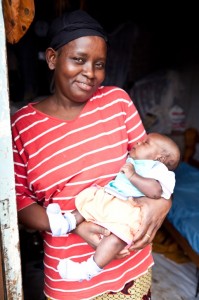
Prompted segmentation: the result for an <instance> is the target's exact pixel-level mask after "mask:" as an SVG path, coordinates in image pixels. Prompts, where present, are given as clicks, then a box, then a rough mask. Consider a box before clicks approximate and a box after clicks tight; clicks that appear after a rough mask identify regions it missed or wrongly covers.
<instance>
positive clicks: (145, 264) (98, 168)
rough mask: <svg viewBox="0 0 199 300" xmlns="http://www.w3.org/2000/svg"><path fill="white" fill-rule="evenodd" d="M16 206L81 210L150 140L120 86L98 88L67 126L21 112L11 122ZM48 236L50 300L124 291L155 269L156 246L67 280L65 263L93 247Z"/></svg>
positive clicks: (35, 112) (30, 110)
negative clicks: (83, 196)
mask: <svg viewBox="0 0 199 300" xmlns="http://www.w3.org/2000/svg"><path fill="white" fill-rule="evenodd" d="M12 132H13V141H14V162H15V173H16V193H17V207H18V210H21V209H23V208H25V207H27V206H28V205H31V204H32V203H35V201H37V202H40V203H42V205H44V207H47V205H48V204H49V203H52V202H57V203H59V205H60V207H61V209H62V211H63V212H66V211H67V210H69V211H71V210H74V209H75V204H74V203H75V201H74V199H75V196H76V195H77V194H78V193H79V192H80V191H82V190H83V189H85V188H87V187H89V186H91V185H92V184H94V183H95V184H98V185H100V186H104V185H105V184H107V183H108V182H109V181H110V180H112V179H113V178H114V177H115V176H116V174H117V173H118V171H119V169H120V168H121V166H122V165H123V164H124V163H125V161H126V157H127V154H128V151H129V150H130V148H131V147H132V146H133V145H134V144H135V143H136V142H138V141H139V140H141V139H144V138H145V137H146V132H145V130H144V127H143V124H142V122H141V120H140V116H139V114H138V112H137V110H136V108H135V106H134V104H133V102H132V100H131V99H130V98H129V96H128V94H127V93H126V92H125V91H124V90H122V89H120V88H117V87H100V88H99V89H98V90H97V91H96V93H95V94H94V95H93V97H92V98H91V99H89V101H88V102H87V103H86V105H85V106H84V108H83V110H82V111H81V113H80V115H79V116H78V117H77V118H75V119H74V120H70V121H64V120H60V119H57V118H55V117H52V116H48V115H46V114H44V113H42V112H40V111H38V110H36V109H35V108H34V103H32V104H29V105H28V106H25V107H23V108H22V109H20V110H19V111H18V112H16V113H15V115H14V116H13V117H12ZM43 236H44V250H45V251H44V252H45V256H44V268H45V270H44V271H45V288H44V290H45V294H46V295H47V296H48V297H50V298H51V299H57V300H65V299H70V300H79V299H91V298H92V297H96V296H97V295H100V294H103V293H104V292H107V291H118V290H121V289H122V288H123V286H124V285H125V283H127V282H129V281H131V280H132V279H135V278H137V277H138V276H140V275H141V274H144V273H145V272H146V271H147V270H148V268H149V267H150V266H152V264H153V258H152V255H151V248H150V246H147V247H146V248H145V249H143V250H140V251H137V252H132V253H131V255H130V256H128V257H127V258H125V259H120V260H114V261H113V262H111V263H110V264H109V265H108V266H107V267H105V269H104V270H103V272H101V273H100V274H99V275H98V276H96V277H93V278H92V279H91V280H90V281H86V280H84V281H82V282H69V281H65V280H63V279H61V278H60V276H59V273H58V271H57V269H56V267H57V265H58V262H59V260H60V259H63V258H67V257H68V258H71V259H73V260H75V261H83V260H85V259H87V258H88V257H89V256H90V255H91V254H93V253H94V250H93V249H92V248H91V247H90V246H88V245H87V244H86V243H85V242H84V240H82V239H81V238H80V237H79V236H77V235H76V234H72V233H71V234H67V235H65V236H61V237H52V235H51V233H50V232H45V233H44V234H43Z"/></svg>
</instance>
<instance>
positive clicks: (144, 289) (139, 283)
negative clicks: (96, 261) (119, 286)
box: [47, 268, 152, 300]
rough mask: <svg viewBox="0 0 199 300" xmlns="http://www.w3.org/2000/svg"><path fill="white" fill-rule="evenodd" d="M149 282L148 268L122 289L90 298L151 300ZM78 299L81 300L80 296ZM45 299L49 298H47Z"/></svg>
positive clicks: (150, 281) (101, 299)
mask: <svg viewBox="0 0 199 300" xmlns="http://www.w3.org/2000/svg"><path fill="white" fill-rule="evenodd" d="M151 283H152V269H151V268H150V269H149V270H148V272H147V273H146V274H144V275H142V276H140V277H139V278H137V279H135V280H132V281H130V282H129V283H127V284H126V285H125V287H124V288H123V290H122V291H120V292H109V293H105V294H102V295H100V296H98V297H96V298H92V300H106V299H108V300H117V299H125V300H127V299H131V300H151ZM79 299H80V300H81V298H79ZM47 300H51V299H50V298H47Z"/></svg>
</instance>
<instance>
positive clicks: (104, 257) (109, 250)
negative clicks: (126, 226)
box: [57, 234, 126, 281]
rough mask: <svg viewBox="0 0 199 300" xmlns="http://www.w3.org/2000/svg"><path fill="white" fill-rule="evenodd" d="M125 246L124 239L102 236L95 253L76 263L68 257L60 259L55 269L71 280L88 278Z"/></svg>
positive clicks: (97, 272)
mask: <svg viewBox="0 0 199 300" xmlns="http://www.w3.org/2000/svg"><path fill="white" fill-rule="evenodd" d="M125 246H126V243H125V242H124V241H122V240H120V239H119V238H118V237H116V236H115V235H114V234H111V235H109V236H107V237H103V239H102V240H101V242H100V243H99V245H98V247H97V249H96V253H95V254H94V256H91V257H90V258H89V259H88V260H87V261H84V262H81V263H78V262H74V261H72V260H70V259H62V260H60V262H59V264H58V267H57V269H58V271H59V274H60V276H61V278H63V279H67V280H71V281H81V280H84V279H86V280H90V279H91V278H92V277H94V276H96V275H98V274H99V273H100V272H101V271H102V270H103V268H104V267H105V266H106V265H107V264H108V263H109V262H111V261H112V260H113V259H114V258H115V255H116V254H118V253H119V252H120V251H121V250H123V249H124V247H125Z"/></svg>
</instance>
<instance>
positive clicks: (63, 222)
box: [46, 203, 76, 236]
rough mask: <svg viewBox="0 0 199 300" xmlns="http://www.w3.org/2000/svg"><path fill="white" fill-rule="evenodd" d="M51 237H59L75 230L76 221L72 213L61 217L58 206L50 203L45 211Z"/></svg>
mask: <svg viewBox="0 0 199 300" xmlns="http://www.w3.org/2000/svg"><path fill="white" fill-rule="evenodd" d="M46 213H47V215H48V219H49V223H50V229H51V232H52V235H53V236H60V235H63V234H66V233H68V232H70V231H71V230H73V229H75V228H76V219H75V216H74V215H73V214H72V213H65V214H64V215H62V213H61V209H60V206H59V204H57V203H51V204H49V205H48V207H47V209H46Z"/></svg>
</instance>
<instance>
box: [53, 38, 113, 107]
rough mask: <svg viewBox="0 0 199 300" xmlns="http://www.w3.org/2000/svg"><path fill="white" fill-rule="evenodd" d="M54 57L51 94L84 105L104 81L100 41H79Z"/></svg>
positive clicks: (103, 46) (103, 52)
mask: <svg viewBox="0 0 199 300" xmlns="http://www.w3.org/2000/svg"><path fill="white" fill-rule="evenodd" d="M54 54H55V57H54V79H55V93H56V94H57V95H59V96H62V97H65V98H67V99H68V100H69V101H72V102H79V103H82V102H85V101H87V100H88V99H89V98H90V97H91V96H92V95H93V93H94V92H95V91H96V89H97V88H98V87H99V86H100V85H101V83H102V82H103V81H104V78H105V64H106V55H107V45H106V42H105V41H104V39H103V38H101V37H98V36H86V37H81V38H78V39H76V40H73V41H71V42H69V43H68V44H66V45H64V46H63V47H62V48H60V49H59V50H58V51H56V52H55V53H54ZM51 69H52V68H51Z"/></svg>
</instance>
